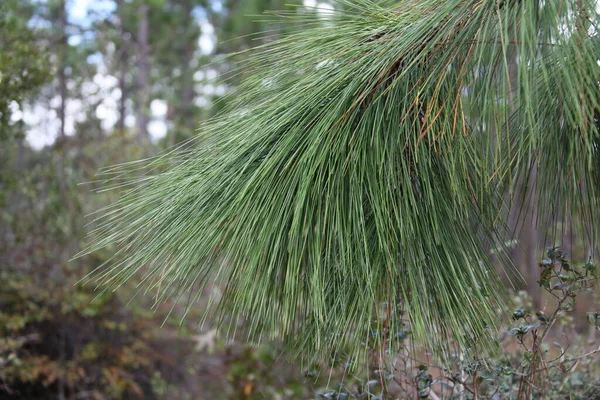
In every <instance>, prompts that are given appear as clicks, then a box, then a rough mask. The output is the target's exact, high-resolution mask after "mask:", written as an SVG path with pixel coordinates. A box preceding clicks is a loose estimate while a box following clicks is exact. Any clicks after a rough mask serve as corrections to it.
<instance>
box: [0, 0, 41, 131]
mask: <svg viewBox="0 0 600 400" xmlns="http://www.w3.org/2000/svg"><path fill="white" fill-rule="evenodd" d="M17 10H18V7H16V5H15V4H14V2H12V1H8V2H6V3H5V2H2V4H0V140H2V141H5V140H7V139H9V138H13V137H14V136H15V135H16V134H21V135H22V134H23V132H22V131H20V130H19V128H21V129H22V127H19V126H15V124H14V123H13V122H12V121H11V115H12V112H11V104H12V103H13V102H15V103H16V104H20V103H21V102H22V101H23V100H25V99H26V98H27V97H28V96H31V95H32V94H34V92H35V91H36V90H38V89H39V88H40V86H42V85H43V84H44V83H46V82H47V81H48V80H49V70H48V64H47V57H46V56H45V55H44V54H43V53H42V52H41V51H40V49H39V47H38V45H37V44H36V42H35V39H34V36H33V33H32V32H31V30H30V29H29V28H28V27H27V25H26V23H25V21H24V20H23V19H22V18H18V17H17V16H16V15H15V13H16V11H17ZM17 125H18V124H17Z"/></svg>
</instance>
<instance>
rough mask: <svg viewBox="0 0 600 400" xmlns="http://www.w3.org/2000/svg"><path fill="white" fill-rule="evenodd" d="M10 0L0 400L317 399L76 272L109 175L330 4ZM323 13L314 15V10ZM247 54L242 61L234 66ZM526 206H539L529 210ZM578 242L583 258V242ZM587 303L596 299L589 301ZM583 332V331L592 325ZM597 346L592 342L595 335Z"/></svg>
mask: <svg viewBox="0 0 600 400" xmlns="http://www.w3.org/2000/svg"><path fill="white" fill-rule="evenodd" d="M287 3H289V2H287V1H286V0H1V1H0V398H1V399H4V398H7V399H13V398H14V399H61V400H62V399H105V398H106V399H108V398H110V399H129V398H145V399H250V398H257V399H263V398H269V399H271V398H272V399H288V398H289V399H295V398H312V397H313V396H314V394H315V393H317V392H318V391H319V390H320V389H322V388H323V387H325V386H326V384H327V381H328V378H329V377H328V376H327V374H324V376H317V373H316V372H315V370H314V369H313V368H312V367H311V366H310V365H308V366H306V365H305V366H300V365H296V364H295V363H293V362H288V361H286V359H285V357H283V356H282V355H281V354H280V352H279V347H278V344H277V343H272V344H269V345H264V346H260V347H250V346H247V345H244V344H242V343H236V342H228V341H225V340H224V339H222V338H220V337H219V336H218V335H216V334H215V331H214V330H213V329H211V328H210V327H208V328H206V327H205V328H203V329H199V328H198V326H197V324H198V322H199V321H200V319H201V315H202V311H203V309H202V305H201V304H199V305H198V306H197V307H195V308H193V309H192V311H191V313H190V314H189V315H188V316H187V318H186V319H185V320H184V321H183V322H181V314H182V312H181V311H182V310H179V309H175V310H174V311H173V313H172V315H171V316H170V317H169V318H167V314H168V313H169V312H170V309H171V308H170V305H169V304H165V305H163V306H160V307H158V308H156V307H152V306H153V302H152V298H151V296H149V297H143V296H138V297H135V298H133V299H132V298H131V293H132V292H133V289H134V285H135V282H133V283H131V287H124V288H122V289H121V290H120V291H118V292H116V293H112V294H110V295H105V296H102V297H101V298H98V299H96V300H95V301H93V302H92V300H94V298H95V297H96V294H95V293H94V290H93V289H94V288H93V287H89V286H81V285H77V284H76V283H77V282H78V281H79V280H80V279H82V278H83V277H84V276H85V274H86V273H87V272H89V271H91V270H92V269H93V268H95V267H97V266H98V265H100V264H101V263H102V262H103V261H105V260H106V259H108V257H109V256H110V253H109V252H108V251H107V253H106V254H102V253H97V254H94V255H93V256H89V257H84V258H81V259H77V260H75V261H69V260H70V258H71V257H72V256H73V255H74V254H76V253H77V252H78V251H79V250H80V249H81V246H82V244H83V243H84V242H85V235H86V232H87V230H88V229H89V227H86V225H85V224H86V223H87V222H89V221H90V218H86V217H85V216H86V215H87V214H89V213H91V212H94V211H97V210H98V209H100V208H101V207H102V206H103V205H107V204H108V203H109V202H110V201H111V199H112V198H114V196H116V195H117V194H116V193H113V192H108V193H100V194H96V193H94V189H95V188H96V185H95V184H94V183H91V184H85V185H82V183H84V182H91V181H93V180H94V179H95V174H96V171H97V170H98V169H99V168H102V167H106V166H110V165H114V164H117V163H121V162H125V161H132V160H136V159H139V158H142V157H145V156H148V155H152V154H156V153H157V152H159V151H161V150H163V149H165V148H168V147H171V146H173V145H176V144H178V143H180V142H182V141H184V140H186V139H188V138H190V137H191V136H192V135H194V134H195V132H196V131H197V129H198V127H199V126H200V122H201V121H203V120H206V119H207V118H210V117H211V116H213V115H215V114H216V113H218V112H219V110H221V109H222V108H223V107H224V105H225V104H226V103H227V101H228V100H227V99H228V94H231V93H232V91H233V90H234V89H235V86H236V82H239V80H241V79H243V70H241V71H237V72H236V73H235V74H234V73H233V72H232V71H233V69H234V68H235V65H236V63H238V62H239V61H241V60H243V58H244V57H245V55H244V53H239V52H241V51H243V50H246V49H248V48H250V47H252V46H255V45H258V44H260V43H261V42H262V41H264V40H269V39H259V38H260V37H264V35H263V36H260V35H259V36H256V35H254V34H256V33H259V32H266V31H268V32H269V35H268V37H269V38H271V39H272V38H276V37H277V36H278V35H279V34H280V33H283V32H284V29H285V27H284V26H280V25H273V24H266V23H262V22H260V21H261V18H260V15H261V14H263V13H264V12H265V10H271V11H273V12H276V10H282V9H286V10H288V11H290V10H291V11H294V10H295V12H297V13H317V14H318V15H319V18H321V19H322V20H323V21H326V19H327V16H328V15H329V14H330V13H331V12H332V11H333V10H334V9H335V7H334V5H332V4H330V3H328V2H327V1H325V0H323V1H320V0H304V3H302V2H301V0H298V1H296V3H299V4H297V5H287V6H286V4H287ZM315 6H316V8H314V7H315ZM230 53H239V54H238V55H236V56H234V57H225V56H224V55H225V54H230ZM531 207H532V208H535V201H532V203H531ZM512 223H513V224H515V225H516V224H517V223H520V224H522V226H523V227H524V228H523V229H522V230H521V232H522V233H521V238H520V239H521V240H520V242H519V243H520V245H518V246H515V254H514V256H515V259H516V260H517V262H518V265H519V267H520V268H521V269H522V272H523V275H524V277H525V278H526V279H525V280H524V281H523V282H521V283H519V285H521V286H520V287H516V288H515V289H516V290H524V291H525V292H521V296H526V297H527V292H528V294H529V297H528V300H527V301H529V302H533V304H534V305H535V304H537V305H540V304H541V302H542V301H543V298H542V295H541V293H540V288H539V285H538V284H537V280H538V279H539V273H540V269H539V267H538V262H539V261H540V259H541V258H540V257H541V254H542V251H543V246H541V247H538V246H537V243H539V242H540V240H539V239H540V238H539V237H538V233H537V232H536V230H535V228H534V225H535V224H534V223H532V222H531V221H529V220H527V219H523V220H519V219H518V218H515V219H514V221H512ZM567 244H568V246H569V248H570V249H572V250H573V253H574V254H577V257H579V260H583V261H585V260H586V259H587V257H588V256H589V255H586V254H584V253H583V250H582V249H583V244H584V239H583V238H572V237H570V238H569V239H568V243H567ZM583 301H584V302H587V304H590V303H591V302H593V301H595V300H594V299H593V298H592V297H591V295H590V296H588V297H587V298H585V299H583ZM574 329H576V330H577V332H579V333H581V334H585V333H586V331H585V329H586V328H585V326H584V325H581V326H579V325H575V327H574ZM591 332H592V334H593V332H595V330H591Z"/></svg>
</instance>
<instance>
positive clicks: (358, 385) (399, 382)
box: [317, 248, 600, 400]
mask: <svg viewBox="0 0 600 400" xmlns="http://www.w3.org/2000/svg"><path fill="white" fill-rule="evenodd" d="M547 256H548V258H546V259H544V260H543V261H542V262H541V263H540V268H541V269H542V270H543V271H547V270H549V271H551V272H550V274H546V275H548V277H547V278H545V279H542V280H540V282H539V285H540V286H541V287H543V288H544V289H545V290H546V292H547V293H548V294H549V296H550V299H549V301H548V303H547V305H546V306H545V307H544V309H542V310H536V309H532V305H531V302H530V299H529V297H528V295H527V293H524V292H522V293H516V294H515V295H514V296H513V299H512V300H513V303H514V305H515V307H516V309H515V311H514V313H513V317H514V321H513V324H511V325H507V326H505V327H503V328H502V330H501V334H500V335H499V337H498V338H497V340H498V346H499V348H501V352H499V353H498V355H496V356H494V357H490V358H486V357H481V355H479V356H476V357H473V358H469V357H467V356H465V355H464V354H461V353H459V352H457V353H455V354H453V356H452V358H451V359H450V362H449V363H446V364H443V365H441V364H439V363H438V360H437V359H436V358H435V357H433V358H432V357H430V354H428V353H426V352H425V353H424V352H422V351H420V349H418V348H417V347H415V343H414V340H413V339H412V338H411V337H410V335H408V336H405V337H403V338H401V339H400V340H401V346H400V351H398V352H394V351H390V350H389V349H391V346H390V342H391V341H392V340H395V339H392V338H389V339H387V342H385V343H384V346H383V347H376V346H370V351H371V353H370V354H369V357H367V358H365V359H363V360H361V364H360V365H359V368H355V370H356V369H358V372H356V371H355V372H353V373H352V376H353V377H355V378H351V377H349V378H347V379H345V380H342V381H341V383H340V384H338V385H337V389H336V390H329V391H325V392H321V394H319V395H318V396H317V397H318V398H328V399H336V398H341V397H342V395H343V396H345V397H344V398H356V399H361V398H365V399H397V398H402V399H408V398H430V399H431V398H434V399H465V400H467V399H480V400H487V399H490V400H495V399H523V400H525V399H527V400H529V399H548V400H551V399H557V400H558V399H565V398H569V399H581V400H583V399H596V398H599V397H600V378H599V377H600V358H598V354H600V346H599V342H598V340H597V339H596V340H594V338H595V337H596V335H597V334H598V333H600V329H599V327H598V324H597V321H596V319H595V318H592V321H590V322H591V323H590V331H589V332H590V335H589V340H586V337H585V336H587V335H586V334H584V333H577V331H576V329H575V326H576V325H577V324H576V322H577V321H574V317H576V316H577V315H579V316H581V315H582V314H585V313H581V312H580V313H579V314H577V313H575V312H574V311H575V310H574V307H573V306H574V303H575V300H576V299H577V298H578V296H580V295H583V294H585V293H586V292H590V291H592V290H597V283H598V277H597V276H596V275H595V274H593V273H590V272H589V265H590V264H589V263H587V264H585V265H583V266H579V265H577V266H576V265H575V264H572V263H571V261H570V260H569V259H568V258H567V255H566V254H565V253H563V252H562V251H561V250H560V249H558V248H550V249H548V251H547ZM566 276H569V278H568V279H567V278H566ZM566 281H568V284H567V285H566V286H563V284H564V283H565V282H566ZM591 307H597V304H593V305H591ZM588 309H589V306H588ZM590 314H591V315H593V316H595V315H596V314H597V313H596V312H588V315H590ZM406 322H407V323H408V321H406ZM336 368H339V366H336ZM343 368H344V369H347V367H346V366H344V367H343ZM356 378H358V379H356ZM337 382H339V381H336V380H333V381H332V386H334V385H335V384H336V383H337Z"/></svg>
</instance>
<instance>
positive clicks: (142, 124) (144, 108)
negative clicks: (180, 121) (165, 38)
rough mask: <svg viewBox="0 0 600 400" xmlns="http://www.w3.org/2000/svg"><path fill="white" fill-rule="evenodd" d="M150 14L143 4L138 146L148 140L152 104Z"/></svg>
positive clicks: (139, 61)
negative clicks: (150, 105) (149, 114)
mask: <svg viewBox="0 0 600 400" xmlns="http://www.w3.org/2000/svg"><path fill="white" fill-rule="evenodd" d="M148 13H149V6H148V5H147V4H141V5H140V6H139V9H138V32H137V36H138V37H137V47H138V49H137V53H138V60H137V103H138V104H137V115H136V125H137V135H136V141H137V143H138V144H143V143H145V142H146V141H147V140H148V121H149V118H148V106H149V102H150V81H149V77H150V62H149V53H150V51H149V44H148V35H149V31H148V29H149V28H148Z"/></svg>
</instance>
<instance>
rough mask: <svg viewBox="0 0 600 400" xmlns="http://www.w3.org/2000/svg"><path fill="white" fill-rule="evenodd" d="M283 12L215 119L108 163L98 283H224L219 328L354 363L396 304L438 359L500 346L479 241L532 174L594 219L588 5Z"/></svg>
mask: <svg viewBox="0 0 600 400" xmlns="http://www.w3.org/2000/svg"><path fill="white" fill-rule="evenodd" d="M340 9H343V11H340ZM265 18H270V17H265ZM277 18H283V20H284V21H285V20H287V19H290V18H292V19H294V20H295V21H296V22H299V23H300V24H299V25H294V26H299V28H298V29H297V30H295V31H294V32H292V33H291V34H289V35H287V36H285V37H284V38H282V39H280V40H278V41H276V42H275V43H271V44H268V45H264V46H262V47H258V48H256V49H254V50H253V53H252V56H251V57H250V58H249V59H248V60H247V61H245V62H244V63H243V64H242V65H241V66H240V68H243V69H244V73H245V75H249V76H250V78H249V79H248V80H247V81H246V82H245V83H244V84H243V85H241V86H240V87H238V89H237V90H236V92H235V94H234V97H233V99H234V100H233V101H232V104H231V105H230V107H229V108H228V110H227V111H226V112H225V113H224V114H222V115H221V116H220V117H218V118H216V119H214V120H212V121H210V122H209V123H207V124H206V125H204V126H203V127H202V133H201V134H199V135H198V136H197V137H196V138H194V140H193V141H192V142H190V143H186V144H185V145H183V146H181V148H180V149H176V150H174V151H171V152H168V153H166V154H162V155H160V156H158V157H155V158H152V159H150V160H145V161H142V162H137V163H131V164H126V165H121V166H116V167H113V168H109V169H106V170H104V171H103V172H102V173H103V179H104V183H105V185H106V186H105V187H106V188H107V189H108V188H111V187H116V188H119V189H120V190H121V197H120V199H119V200H118V201H117V202H115V203H114V204H112V205H111V206H109V207H107V208H106V209H104V210H101V211H100V212H99V217H98V219H97V220H95V221H94V224H95V226H96V228H95V229H94V231H93V232H92V238H93V240H92V241H91V243H90V245H89V247H88V248H87V249H86V250H85V251H84V252H83V253H82V254H88V253H90V252H94V251H97V250H99V249H101V248H104V247H107V246H109V247H110V248H112V249H115V256H114V258H113V259H112V260H111V262H110V263H108V264H107V265H103V266H102V267H100V268H99V269H98V270H97V271H95V272H94V274H93V275H92V278H94V279H98V280H99V281H100V282H101V284H102V285H103V287H104V289H105V290H114V289H116V288H117V287H119V286H120V285H122V284H123V283H124V282H125V281H127V280H129V279H131V278H132V277H134V276H136V274H137V273H138V272H140V271H142V272H143V274H144V275H143V279H142V280H141V282H140V290H146V291H152V292H156V296H157V300H158V301H162V300H165V299H168V298H173V297H175V298H179V297H181V298H185V299H186V301H188V302H189V304H193V302H194V301H195V300H196V299H197V298H198V297H199V296H200V295H201V293H202V292H203V289H204V287H205V286H206V284H207V283H209V282H217V284H219V285H220V287H221V289H222V296H220V298H218V299H215V301H214V302H213V303H212V307H211V310H210V313H211V315H212V316H216V317H217V320H218V321H219V322H221V323H222V326H223V328H224V329H225V330H226V331H228V332H230V333H233V331H234V330H235V327H236V326H237V319H236V318H235V317H236V316H238V315H243V316H245V318H246V323H245V325H244V327H243V330H244V332H245V334H246V335H247V337H248V338H249V339H250V340H253V341H259V340H261V339H263V338H282V339H285V340H286V342H287V343H289V344H290V345H291V346H292V347H293V348H294V349H296V350H298V351H299V352H302V353H303V354H304V355H308V356H327V357H330V356H331V355H332V354H335V353H336V352H339V353H341V352H343V353H344V354H348V355H351V356H356V355H357V354H360V352H361V351H364V349H365V346H366V344H367V342H368V341H369V340H370V339H369V338H370V337H371V338H372V337H373V336H374V333H373V332H375V331H377V332H380V333H381V332H383V334H379V335H375V336H376V337H377V340H378V341H379V343H380V344H381V343H384V341H385V340H386V339H389V338H394V337H396V335H397V334H399V333H401V332H402V329H403V318H404V317H405V316H406V317H407V318H408V319H409V320H410V324H411V329H412V331H413V334H414V337H415V339H416V341H417V342H419V343H422V344H426V345H428V346H430V347H431V348H433V349H434V350H435V351H436V353H437V354H438V355H440V356H442V357H444V356H448V352H449V351H451V350H452V349H451V348H450V345H449V343H453V344H454V345H453V346H456V348H458V349H459V350H460V351H463V352H472V353H476V354H479V355H482V354H485V353H486V352H489V351H493V350H495V346H494V340H493V339H494V335H495V329H496V326H497V325H498V324H499V322H500V319H501V318H502V317H499V316H498V315H502V314H499V313H501V311H502V310H504V307H505V304H506V302H505V299H506V298H505V295H504V291H503V289H502V287H501V285H500V284H499V279H498V278H497V276H496V273H495V271H494V268H493V266H492V264H491V261H490V259H489V256H488V254H489V252H486V249H489V248H491V247H493V246H494V247H495V246H496V244H495V243H502V242H504V241H506V240H507V239H506V238H507V232H506V230H505V228H504V223H503V218H504V217H505V215H506V209H507V204H505V200H506V196H505V194H506V193H509V194H510V193H513V192H514V191H515V189H516V188H517V186H518V185H519V182H523V181H527V179H525V177H527V176H528V175H529V174H530V173H531V171H535V173H536V177H535V183H536V185H535V191H536V193H537V195H538V196H539V197H538V198H541V199H543V201H542V202H541V207H540V211H541V216H544V217H552V218H562V217H564V216H565V215H567V214H570V213H575V212H578V213H581V215H583V216H584V218H583V219H584V220H585V221H588V222H589V224H588V225H586V226H587V228H589V229H590V230H592V231H593V228H594V227H595V226H594V223H593V222H594V221H595V218H596V213H597V212H598V204H597V195H598V186H597V184H598V176H597V172H594V169H595V168H594V167H595V166H597V164H598V155H597V152H598V145H597V141H598V116H599V115H600V113H599V111H598V110H599V104H600V95H599V92H600V91H599V87H598V83H599V82H600V67H599V65H598V55H600V41H599V38H598V34H597V33H596V30H595V27H596V26H597V23H598V20H599V18H598V14H597V11H596V6H595V2H592V1H586V0H579V1H574V0H563V1H560V0H559V1H543V2H535V1H524V0H478V1H470V0H467V1H465V0H419V1H416V0H414V1H402V2H395V1H385V2H373V1H369V0H353V1H343V2H340V4H339V6H338V11H337V12H336V13H335V14H334V15H331V16H329V18H328V19H327V20H325V21H323V20H322V19H320V17H319V16H318V14H317V13H304V14H297V13H289V14H284V15H280V16H278V17H277ZM511 201H517V202H525V201H526V199H525V198H521V197H513V198H512V200H511ZM504 262H505V264H506V265H507V266H508V265H509V262H508V261H507V260H504ZM190 293H191V294H190ZM185 294H190V295H189V296H184V295H185ZM382 304H385V309H386V310H387V311H385V312H384V314H385V315H386V317H385V318H377V316H378V315H379V316H381V313H382ZM404 312H405V313H406V314H403V313H404ZM385 345H386V346H388V347H390V348H393V347H394V341H389V343H385Z"/></svg>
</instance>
